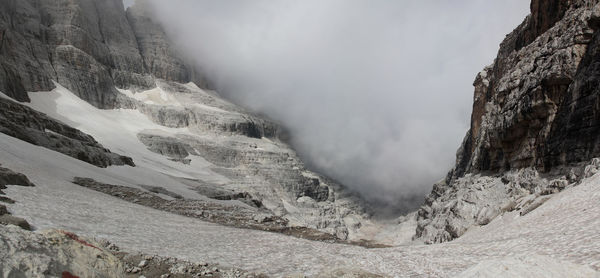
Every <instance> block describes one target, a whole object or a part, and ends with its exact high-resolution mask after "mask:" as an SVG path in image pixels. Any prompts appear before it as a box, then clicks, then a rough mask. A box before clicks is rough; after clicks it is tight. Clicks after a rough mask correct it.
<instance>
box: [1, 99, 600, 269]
mask: <svg viewBox="0 0 600 278" xmlns="http://www.w3.org/2000/svg"><path fill="white" fill-rule="evenodd" d="M58 97H59V98H60V97H61V96H58ZM62 97H64V96H62ZM32 99H33V104H32V106H33V107H36V106H37V107H38V108H40V107H42V106H44V105H50V106H51V105H53V103H52V102H50V100H47V102H42V101H41V100H39V99H38V100H36V98H35V97H32ZM155 99H157V98H156V97H155ZM56 101H60V100H56ZM63 101H66V102H67V104H68V101H69V99H68V98H67V99H63ZM75 104H76V105H75ZM77 107H87V106H81V105H79V104H78V103H73V107H72V109H80V108H77ZM98 113H106V114H105V115H99V114H98ZM77 114H81V115H82V116H81V119H76V120H77V121H86V120H90V121H96V122H95V124H97V125H96V126H97V129H98V130H85V129H84V131H86V132H90V133H92V134H93V135H94V136H95V137H96V139H97V140H98V141H99V142H100V143H102V144H104V145H105V146H106V147H109V148H110V147H111V146H117V145H118V146H123V142H117V141H118V140H128V139H127V138H128V136H123V137H110V136H108V134H110V132H108V131H110V130H111V129H112V130H113V133H115V132H122V133H134V132H136V131H138V130H140V129H149V128H151V129H160V128H161V127H158V126H155V125H153V124H152V123H151V122H150V121H148V119H146V118H145V117H144V116H142V115H140V114H138V113H137V112H135V111H126V110H115V111H101V112H98V111H91V110H90V111H86V110H85V109H84V110H81V111H77ZM51 116H53V117H57V118H59V119H60V120H63V121H65V122H67V123H69V122H68V119H65V118H62V119H61V115H60V114H57V115H51ZM111 117H113V118H112V119H113V122H110V121H109V120H106V119H111ZM125 118H129V119H131V121H135V124H131V122H122V119H125ZM71 120H73V119H71ZM117 124H118V125H117ZM115 125H117V126H115ZM74 126H75V127H77V125H74ZM169 132H175V131H173V130H169ZM177 132H182V133H185V132H186V130H183V129H182V130H178V131H177ZM102 134H106V136H105V137H103V136H102ZM98 135H100V136H98ZM127 144H129V148H130V149H128V150H126V152H125V153H127V154H130V153H132V152H134V153H136V152H137V153H138V154H137V155H136V156H144V157H147V160H146V161H140V164H139V165H140V167H135V168H133V167H109V168H107V169H101V168H97V167H95V166H92V165H89V164H86V163H84V162H81V161H78V160H75V159H73V158H71V157H68V156H65V155H62V154H60V153H57V152H53V151H51V150H48V149H45V148H41V147H37V146H34V145H30V144H28V143H26V142H24V141H20V140H18V139H15V138H12V137H9V136H6V135H4V134H0V163H1V164H2V165H3V167H7V168H10V169H12V170H14V171H17V172H21V173H23V174H25V175H27V176H28V177H29V179H30V180H31V181H32V182H34V183H35V184H36V187H31V188H30V187H18V186H9V188H8V189H6V190H5V192H6V193H7V195H8V196H9V197H10V198H12V199H14V200H15V201H16V203H15V204H12V205H9V206H8V207H9V210H10V211H11V212H12V213H13V214H14V215H15V216H18V217H23V218H26V219H27V220H28V221H29V222H30V223H31V224H32V225H33V226H34V227H35V228H36V229H38V230H41V229H46V228H60V229H66V230H70V231H73V232H75V233H78V234H81V235H84V236H91V237H97V238H104V239H108V240H110V241H111V242H114V243H115V244H117V245H119V246H120V247H122V248H123V249H125V250H126V251H140V252H145V253H150V254H159V255H162V256H172V257H178V258H181V259H186V260H190V261H205V262H215V263H221V264H223V265H228V266H235V267H239V268H243V269H246V270H249V271H256V272H263V273H266V274H269V275H272V276H276V277H278V276H284V275H286V274H290V273H304V274H307V275H309V276H310V275H316V274H318V273H321V272H324V271H329V270H331V269H335V268H345V267H349V268H361V269H363V270H365V271H368V272H372V273H377V274H384V275H386V276H391V277H394V276H397V277H415V276H416V277H454V276H463V277H496V276H507V277H531V275H532V271H533V272H534V273H535V274H539V275H540V276H543V277H599V276H598V272H596V271H598V270H600V175H596V176H593V177H591V178H589V179H587V180H585V181H584V182H583V183H582V184H580V185H578V186H576V187H573V188H570V189H568V190H565V191H563V192H561V193H559V194H556V195H554V197H553V198H551V199H550V200H549V201H547V202H546V203H544V204H543V205H542V206H540V207H539V208H537V209H535V210H534V211H532V212H531V213H528V214H526V215H525V216H519V214H518V212H511V213H506V214H504V215H502V216H500V217H498V218H496V219H495V220H494V221H492V222H491V223H490V224H488V225H487V226H484V227H479V228H474V229H472V230H470V231H468V232H467V233H466V234H465V235H464V236H463V237H461V238H459V239H458V240H455V241H454V242H450V243H445V244H438V245H419V244H416V243H415V244H408V245H402V246H396V247H391V248H383V249H365V248H362V247H358V246H351V245H341V244H331V243H324V242H316V241H307V240H303V239H298V238H294V237H288V236H285V235H281V234H276V233H268V232H261V231H255V230H245V229H236V228H230V227H224V226H219V225H216V224H211V223H206V222H203V221H200V220H198V219H193V218H187V217H184V216H180V215H174V214H170V213H167V212H163V211H158V210H153V209H150V208H147V207H143V206H139V205H136V204H133V203H129V202H126V201H122V200H120V199H117V198H113V197H111V196H108V195H105V194H102V193H99V192H95V191H91V190H88V189H86V188H83V187H80V186H77V185H74V184H72V183H71V182H70V181H71V180H72V179H73V177H75V176H83V177H90V178H94V179H96V180H101V181H103V182H107V183H114V184H122V185H126V186H137V185H138V184H140V183H145V184H152V183H161V184H163V183H164V184H173V187H172V188H170V189H171V190H173V191H177V193H180V194H185V195H189V194H194V192H191V191H189V190H188V192H186V189H185V188H186V187H185V186H181V187H178V186H176V185H177V184H176V181H175V180H173V179H170V178H169V176H168V175H165V174H162V173H159V172H157V171H155V170H161V171H162V172H163V173H164V172H168V173H173V175H175V174H176V175H178V176H185V175H188V174H189V175H192V173H185V172H180V170H178V169H177V168H175V167H174V166H173V165H176V164H171V163H170V162H168V161H167V160H166V159H164V158H162V157H158V156H155V155H154V154H152V153H150V152H148V151H146V149H145V147H144V146H142V145H140V143H139V142H134V141H131V142H130V143H127ZM113 151H116V152H119V151H120V150H119V149H114V150H113ZM153 161H159V162H160V163H157V162H153ZM136 162H138V161H136ZM194 167H195V171H197V172H196V173H193V174H194V175H203V176H205V178H211V177H212V175H213V173H211V172H210V169H207V168H205V167H203V165H201V164H198V165H195V166H194ZM215 178H216V179H217V178H218V176H216V175H215ZM178 190H179V191H178ZM540 272H542V273H540ZM534 276H537V275H534Z"/></svg>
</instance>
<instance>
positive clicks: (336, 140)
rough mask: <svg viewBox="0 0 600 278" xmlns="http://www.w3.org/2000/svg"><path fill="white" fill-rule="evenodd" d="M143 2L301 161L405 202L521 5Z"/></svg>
mask: <svg viewBox="0 0 600 278" xmlns="http://www.w3.org/2000/svg"><path fill="white" fill-rule="evenodd" d="M151 1H152V2H153V3H154V5H155V7H156V11H157V12H158V13H157V18H158V19H159V20H161V21H163V23H164V24H165V25H166V27H167V31H168V33H169V35H170V36H171V37H172V38H174V40H175V41H176V42H177V43H178V45H179V47H181V48H182V49H183V50H184V51H185V52H186V53H187V54H188V55H189V56H190V57H191V58H193V59H195V60H196V61H198V63H199V64H200V65H201V66H202V67H203V68H204V70H205V71H206V74H207V75H208V77H209V78H210V79H211V80H212V81H213V82H214V84H215V85H216V86H217V88H218V89H219V92H220V93H221V94H222V95H224V96H226V97H228V98H230V99H232V100H234V101H235V102H237V103H240V104H242V105H244V106H246V107H249V108H251V109H253V110H255V111H259V112H262V113H265V114H267V115H268V116H270V117H271V118H273V119H276V120H279V121H281V122H282V123H283V124H284V125H285V126H286V127H288V128H289V129H290V130H291V132H292V136H293V137H292V143H293V145H294V146H295V147H296V149H297V150H298V152H299V154H300V155H301V156H302V157H303V158H304V159H305V161H306V162H307V164H309V165H310V166H311V167H313V168H314V169H317V170H318V171H320V172H322V173H325V174H327V175H329V176H331V177H333V178H335V179H337V180H339V181H340V182H342V183H343V184H345V185H347V186H349V187H351V188H353V189H354V190H356V191H358V192H360V193H361V194H362V195H363V196H365V197H367V198H370V199H372V200H375V201H376V202H379V203H382V204H384V203H385V204H393V205H395V206H403V205H410V206H413V207H414V206H415V205H417V204H418V203H420V202H421V201H422V198H423V196H424V195H425V194H427V193H428V192H429V191H430V189H431V186H432V184H433V183H434V182H436V181H438V180H440V179H442V178H443V177H444V176H445V174H446V173H447V171H448V170H450V168H451V167H452V166H453V163H454V159H455V153H456V150H457V148H458V147H459V145H460V143H461V141H462V139H463V137H464V135H465V132H466V131H467V129H468V125H469V118H470V113H471V105H472V96H473V87H472V83H473V80H474V79H475V76H476V74H477V73H478V72H479V71H481V70H482V69H483V67H484V66H486V65H488V64H491V63H492V61H493V59H494V57H495V55H496V52H497V50H498V45H499V43H500V42H501V41H502V39H503V38H504V36H505V35H506V34H507V33H509V32H510V31H512V30H513V29H514V28H515V27H516V26H517V25H518V24H520V23H521V22H522V21H523V19H524V18H525V16H526V15H527V14H528V11H529V1H524V0H504V1H495V0H461V1H455V0H453V1H450V0H438V1H433V0H432V1H409V0H393V1H392V0H302V1H298V0H277V1H276V0H253V1H247V0H218V1H216V0H169V1H164V0H151ZM406 200H417V201H406Z"/></svg>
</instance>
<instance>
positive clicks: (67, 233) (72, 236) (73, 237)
mask: <svg viewBox="0 0 600 278" xmlns="http://www.w3.org/2000/svg"><path fill="white" fill-rule="evenodd" d="M60 232H61V233H63V234H64V235H66V236H67V237H69V238H70V239H72V240H74V241H77V242H79V243H81V244H83V245H85V246H88V247H92V248H96V249H98V250H100V251H102V249H100V248H98V247H96V246H94V245H91V244H90V243H88V242H87V241H85V240H83V239H80V238H79V237H78V236H77V235H76V234H74V233H71V232H67V231H60ZM63 275H64V272H63ZM63 277H64V276H63ZM74 277H76V276H74Z"/></svg>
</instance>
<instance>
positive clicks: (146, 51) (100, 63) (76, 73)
mask: <svg viewBox="0 0 600 278" xmlns="http://www.w3.org/2000/svg"><path fill="white" fill-rule="evenodd" d="M1 4H2V10H1V11H0V57H1V58H2V59H0V69H1V70H0V91H2V92H4V93H5V94H6V95H8V96H10V97H13V98H15V99H17V100H19V101H27V100H28V97H27V92H31V91H49V90H51V89H53V88H54V85H53V83H52V82H51V81H52V80H54V81H57V82H58V83H60V84H62V85H63V86H65V87H66V88H68V89H70V90H71V91H73V92H75V93H76V94H78V95H79V96H80V97H81V98H82V99H84V100H86V101H88V102H90V103H91V104H93V105H94V106H97V107H100V108H114V107H116V106H118V105H119V103H118V101H117V98H118V97H119V94H118V91H117V90H116V88H115V87H119V88H123V89H129V88H142V89H148V88H152V87H154V79H155V78H162V79H166V80H170V81H179V82H189V81H191V80H194V81H198V80H199V78H194V71H193V70H192V67H191V66H186V65H184V63H183V62H182V61H181V59H179V58H177V56H175V53H174V51H173V50H172V49H171V47H170V46H169V43H168V40H166V36H165V34H164V32H163V31H162V29H161V28H160V26H157V25H156V24H153V23H152V22H151V21H150V20H149V19H148V17H147V15H146V13H145V9H146V8H145V7H144V5H141V4H140V5H137V7H136V8H134V9H130V10H129V12H127V13H126V12H125V10H124V8H123V2H122V1H121V0H106V1H94V0H81V1H70V0H60V1H45V0H25V1H17V0H5V1H2V3H1Z"/></svg>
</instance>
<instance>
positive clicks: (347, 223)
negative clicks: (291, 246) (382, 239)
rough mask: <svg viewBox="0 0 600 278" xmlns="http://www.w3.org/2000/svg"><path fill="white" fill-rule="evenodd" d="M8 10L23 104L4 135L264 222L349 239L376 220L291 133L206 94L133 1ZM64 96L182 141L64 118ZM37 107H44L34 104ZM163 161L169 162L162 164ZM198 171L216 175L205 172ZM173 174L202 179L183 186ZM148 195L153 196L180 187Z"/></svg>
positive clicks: (3, 43)
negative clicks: (126, 113) (248, 203)
mask: <svg viewBox="0 0 600 278" xmlns="http://www.w3.org/2000/svg"><path fill="white" fill-rule="evenodd" d="M0 7H1V9H0V92H2V93H3V94H4V95H6V96H8V97H10V98H13V99H14V100H17V101H20V102H21V103H18V102H14V101H12V100H8V99H5V98H2V97H0V107H2V108H3V110H2V112H0V119H2V123H0V132H2V133H5V134H7V135H10V136H13V137H16V138H18V139H21V140H24V141H27V142H29V143H32V144H36V145H39V146H42V147H46V148H48V149H51V150H55V151H58V152H61V153H63V154H66V155H68V156H71V157H73V158H75V159H79V160H83V161H86V162H88V163H91V164H94V165H96V166H100V167H107V166H111V165H124V164H128V165H131V166H134V165H136V166H138V167H141V168H144V167H150V168H151V169H152V171H158V172H161V173H162V174H164V175H166V176H169V178H168V179H178V180H179V179H180V180H183V183H184V184H186V186H187V187H188V189H189V190H192V191H193V192H199V193H200V195H203V197H208V198H209V199H211V198H212V199H215V198H216V197H215V196H213V195H214V194H213V193H214V192H220V195H218V196H221V195H223V194H221V193H224V194H225V195H223V196H245V197H244V198H245V199H249V200H252V201H253V202H255V203H256V204H259V206H258V208H256V207H253V208H252V209H253V210H257V214H258V213H259V212H260V214H261V215H263V218H270V217H272V216H276V217H279V218H284V219H285V221H286V223H288V224H289V226H300V227H308V228H312V229H318V230H320V231H323V232H326V233H329V234H331V235H333V236H334V237H337V238H340V239H346V238H348V237H349V236H350V237H351V236H352V233H353V230H357V229H359V228H360V227H361V225H363V222H364V219H365V218H366V216H367V213H368V210H367V209H366V208H365V206H364V205H363V204H362V201H361V200H359V199H358V198H357V197H356V196H353V195H352V194H350V193H349V192H346V190H345V189H344V188H343V187H342V186H340V185H338V184H337V183H335V182H333V181H331V180H329V179H327V178H326V177H323V176H321V175H319V174H316V173H313V172H311V171H309V170H307V169H305V167H304V165H303V163H302V162H301V161H300V159H299V158H298V157H297V155H296V153H295V152H294V151H293V150H292V149H291V148H290V147H289V146H288V145H287V144H285V143H284V142H282V141H281V140H280V138H282V137H283V135H285V133H284V132H283V131H282V129H281V128H280V127H279V126H278V125H277V124H276V123H274V122H273V121H270V120H268V119H264V118H262V117H260V116H257V115H254V114H252V113H250V112H248V111H246V110H245V109H243V108H241V107H238V106H236V105H234V104H232V103H230V102H228V101H226V100H224V99H222V98H220V96H219V95H218V94H217V93H216V92H213V91H209V90H203V89H201V88H200V87H204V85H205V84H206V82H205V81H204V79H203V77H202V76H201V75H200V74H199V72H198V70H197V69H196V68H195V67H194V66H192V65H189V64H188V63H187V62H186V60H185V59H184V57H182V56H181V55H180V54H179V53H178V51H177V49H176V48H175V47H174V46H173V45H172V44H171V43H170V41H169V38H168V36H167V34H166V33H165V32H164V31H163V29H162V27H161V26H160V25H159V24H157V23H156V22H154V21H153V18H154V16H153V14H152V12H153V11H152V8H151V7H150V6H149V5H148V3H147V2H145V1H137V3H136V4H135V5H134V6H133V7H130V8H128V9H127V11H125V10H124V7H123V3H122V0H103V1H96V0H77V1H74V0H58V1H57V0H2V1H0ZM31 92H36V93H35V94H36V97H35V98H34V97H33V95H32V94H31ZM57 92H62V93H65V92H66V94H67V95H68V94H70V93H71V92H72V93H74V94H75V95H76V96H77V97H79V98H80V99H82V100H84V101H85V102H87V103H89V104H91V105H93V106H94V107H95V108H100V109H105V110H106V111H109V110H111V109H126V110H135V111H137V112H139V113H141V114H143V115H144V116H145V117H147V118H148V119H150V121H151V122H153V123H154V124H156V125H155V126H154V127H156V128H157V129H167V130H170V131H172V132H171V133H169V132H167V133H164V132H157V130H140V131H138V132H137V133H136V134H135V135H134V136H129V137H127V136H123V133H121V134H119V133H120V131H119V130H118V127H117V126H118V125H114V126H110V127H108V128H107V129H104V130H97V129H95V128H96V126H95V125H96V124H98V125H100V123H95V124H92V125H89V124H87V123H86V122H85V121H84V122H81V121H77V119H75V118H76V117H78V115H73V114H71V113H68V112H65V111H62V112H61V111H58V110H60V108H59V106H60V105H63V104H65V103H61V102H60V101H61V100H60V99H61V98H64V97H65V96H67V95H65V94H63V95H58V94H56V93H57ZM44 95H47V96H49V95H52V97H49V98H51V99H48V97H44ZM0 96H1V95H0ZM36 98H38V99H42V100H41V103H40V101H38V102H36V101H33V102H32V100H35V99H36ZM77 101H78V100H71V102H72V103H73V102H77ZM26 102H31V103H29V104H28V103H26ZM68 105H69V104H68ZM81 106H84V104H81V105H79V107H71V108H70V109H77V108H81ZM86 109H88V110H87V112H90V109H89V108H86ZM36 110H37V111H36ZM40 112H43V113H40ZM87 112H86V113H87ZM44 113H45V114H44ZM94 113H96V114H97V115H102V116H100V117H104V116H106V115H108V114H110V113H108V112H107V113H108V114H107V113H103V112H98V111H96V110H94ZM46 114H47V115H46ZM90 116H91V115H90ZM113 116H114V117H117V116H115V115H113ZM112 120H113V121H114V119H112ZM61 121H62V122H61ZM107 125H110V123H108V124H107ZM74 127H77V128H79V129H82V130H85V131H86V133H84V132H81V131H79V130H78V129H75V128H74ZM111 129H112V130H111ZM88 134H89V135H88ZM92 136H94V137H92ZM119 136H121V137H119ZM94 138H96V139H98V140H96V139H94ZM113 138H123V140H122V141H118V140H116V141H117V142H116V143H115V142H113V141H115V140H113ZM132 141H134V143H131V142H132ZM138 143H139V144H140V145H142V146H145V147H147V149H144V150H143V151H140V152H141V153H135V152H133V151H132V150H131V149H130V148H131V144H138ZM101 144H102V145H101ZM128 144H129V145H128ZM104 145H105V146H107V147H110V148H111V149H113V150H118V151H119V153H122V154H123V155H127V156H131V157H132V158H129V157H126V156H122V155H120V154H115V153H112V152H111V151H110V150H108V149H107V148H105V147H103V146H104ZM154 154H159V155H162V156H163V157H160V156H159V157H155V158H154V159H155V160H156V161H151V159H149V158H148V157H149V156H152V155H154ZM163 159H168V160H167V161H166V162H165V161H163ZM138 161H139V162H140V163H138ZM134 162H135V163H134ZM170 163H174V164H176V165H174V164H170ZM156 165H160V166H156ZM198 165H202V167H204V168H202V171H205V172H210V173H211V175H213V176H211V178H210V179H208V178H207V177H206V175H205V176H202V175H201V173H197V172H194V170H192V169H198V168H199V167H200V166H198ZM172 169H177V170H179V171H182V172H189V173H191V176H193V177H194V178H193V179H190V176H189V175H188V176H186V175H182V176H185V179H184V178H180V177H171V176H173V175H174V174H173V171H172ZM179 173H181V172H179ZM196 176H198V177H196ZM209 176H210V175H209ZM215 180H216V181H218V182H215ZM175 183H179V184H181V182H180V181H177V182H175ZM144 186H145V187H144ZM144 186H142V187H141V189H140V190H142V191H144V192H146V191H148V190H147V188H152V190H154V191H158V192H163V191H164V190H161V188H162V186H165V187H168V185H165V184H147V185H144ZM157 188H158V189H157ZM165 192H168V191H165ZM218 196H217V197H218ZM183 198H197V196H196V197H191V196H183ZM219 201H222V200H219ZM215 202H216V201H215ZM231 202H233V203H235V200H231ZM236 204H237V203H236ZM253 204H254V203H253ZM259 210H260V211H259ZM265 215H266V216H265Z"/></svg>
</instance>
